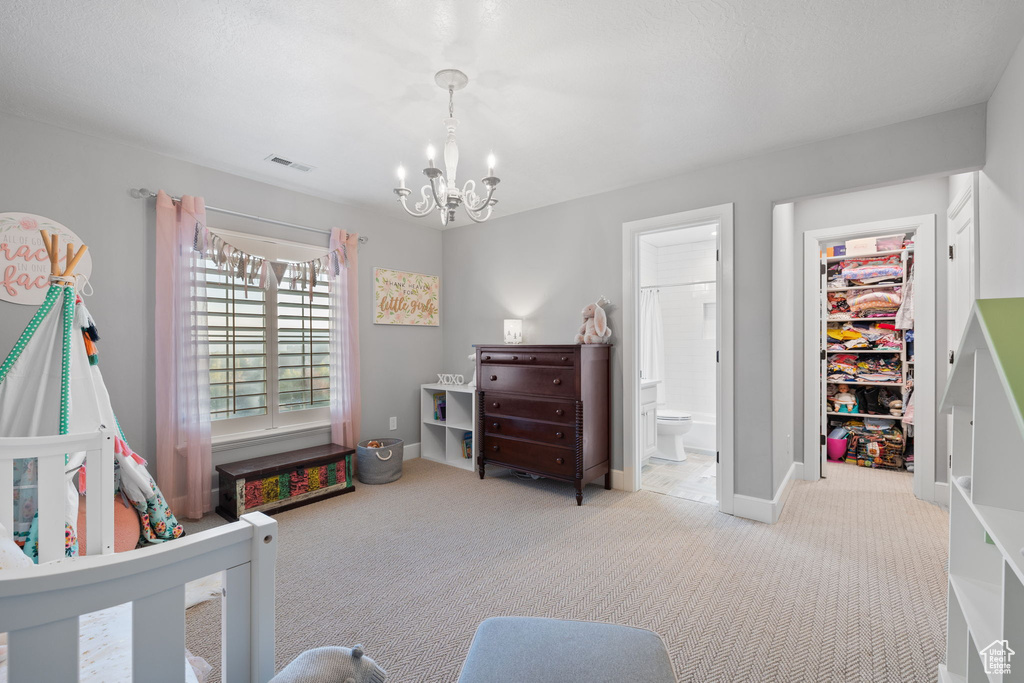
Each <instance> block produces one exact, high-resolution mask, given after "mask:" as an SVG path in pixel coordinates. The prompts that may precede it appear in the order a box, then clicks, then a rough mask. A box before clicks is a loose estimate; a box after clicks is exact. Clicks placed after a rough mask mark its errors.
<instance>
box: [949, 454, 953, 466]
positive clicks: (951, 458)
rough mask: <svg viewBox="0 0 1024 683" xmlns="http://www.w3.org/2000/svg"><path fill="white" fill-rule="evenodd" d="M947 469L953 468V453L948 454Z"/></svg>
mask: <svg viewBox="0 0 1024 683" xmlns="http://www.w3.org/2000/svg"><path fill="white" fill-rule="evenodd" d="M949 469H953V454H952V453H950V454H949Z"/></svg>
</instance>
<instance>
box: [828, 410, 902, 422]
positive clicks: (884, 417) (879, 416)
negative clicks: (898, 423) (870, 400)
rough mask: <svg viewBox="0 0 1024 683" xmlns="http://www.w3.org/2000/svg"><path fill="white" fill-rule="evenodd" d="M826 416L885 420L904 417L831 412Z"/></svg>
mask: <svg viewBox="0 0 1024 683" xmlns="http://www.w3.org/2000/svg"><path fill="white" fill-rule="evenodd" d="M825 414H826V415H835V416H836V417H878V418H881V419H883V420H902V419H903V416H902V415H873V414H871V413H837V412H835V411H832V410H829V411H827V412H826V413H825Z"/></svg>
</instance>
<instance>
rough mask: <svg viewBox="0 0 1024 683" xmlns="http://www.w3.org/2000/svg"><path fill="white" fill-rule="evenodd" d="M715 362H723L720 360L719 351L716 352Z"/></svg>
mask: <svg viewBox="0 0 1024 683" xmlns="http://www.w3.org/2000/svg"><path fill="white" fill-rule="evenodd" d="M715 362H716V363H721V361H720V360H719V356H718V351H715Z"/></svg>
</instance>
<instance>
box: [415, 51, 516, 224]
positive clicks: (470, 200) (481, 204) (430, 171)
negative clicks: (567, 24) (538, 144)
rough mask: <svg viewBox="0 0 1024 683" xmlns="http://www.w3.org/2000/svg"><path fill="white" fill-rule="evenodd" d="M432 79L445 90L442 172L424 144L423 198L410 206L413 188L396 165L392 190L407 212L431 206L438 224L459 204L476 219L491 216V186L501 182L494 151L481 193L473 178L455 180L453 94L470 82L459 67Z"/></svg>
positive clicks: (419, 211) (449, 217)
mask: <svg viewBox="0 0 1024 683" xmlns="http://www.w3.org/2000/svg"><path fill="white" fill-rule="evenodd" d="M434 82H435V83H437V85H438V86H439V87H441V88H444V89H445V90H447V91H448V118H446V119H444V121H443V122H444V127H445V128H446V129H447V131H448V133H447V135H446V137H445V140H444V167H445V172H444V173H442V172H441V169H439V168H437V167H436V166H434V146H433V145H428V146H427V167H426V168H425V169H423V175H425V176H427V184H426V185H424V186H423V187H422V188H421V189H420V196H421V197H422V199H421V200H420V201H418V202H416V206H415V208H413V209H410V208H409V204H408V202H407V199H408V197H409V195H410V194H412V190H410V189H409V188H407V187H406V186H405V169H404V168H403V167H402V166H399V167H398V183H399V185H398V187H396V188H395V194H396V195H398V201H399V202H401V203H402V208H403V209H405V211H406V213H408V214H409V215H410V216H415V217H416V218H422V217H423V216H426V215H428V214H429V213H430V212H431V211H433V210H434V209H437V210H438V212H439V213H440V214H441V225H448V223H450V222H451V221H454V220H455V211H456V209H458V208H459V207H460V206H461V207H462V208H463V209H465V211H466V215H468V216H469V217H470V219H471V220H473V221H474V222H476V223H483V222H484V221H486V220H487V219H488V218H490V217H491V210H492V208H493V207H494V205H495V204H497V203H498V200H497V199H493V196H494V190H495V188H497V187H498V183H499V182H500V181H499V180H498V179H497V178H495V177H494V154H490V155H488V157H487V177H486V178H483V179H482V180H481V181H480V182H481V184H482V185H483V192H482V193H483V194H485V196H483V197H481V196H480V195H478V194H477V185H476V181H475V180H467V181H466V184H465V185H463V186H462V188H461V189H460V188H459V186H458V185H457V184H456V180H455V172H456V169H457V168H458V165H459V146H458V145H457V144H456V142H455V128H456V127H457V126H458V125H459V121H458V119H456V118H455V105H454V97H455V91H456V90H462V89H463V88H465V87H466V84H467V83H469V77H468V76H466V74H464V73H462V72H461V71H459V70H458V69H443V70H442V71H438V72H437V73H436V74H434Z"/></svg>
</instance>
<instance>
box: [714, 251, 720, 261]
mask: <svg viewBox="0 0 1024 683" xmlns="http://www.w3.org/2000/svg"><path fill="white" fill-rule="evenodd" d="M715 260H716V261H720V260H721V259H720V258H719V255H718V249H715Z"/></svg>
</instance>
